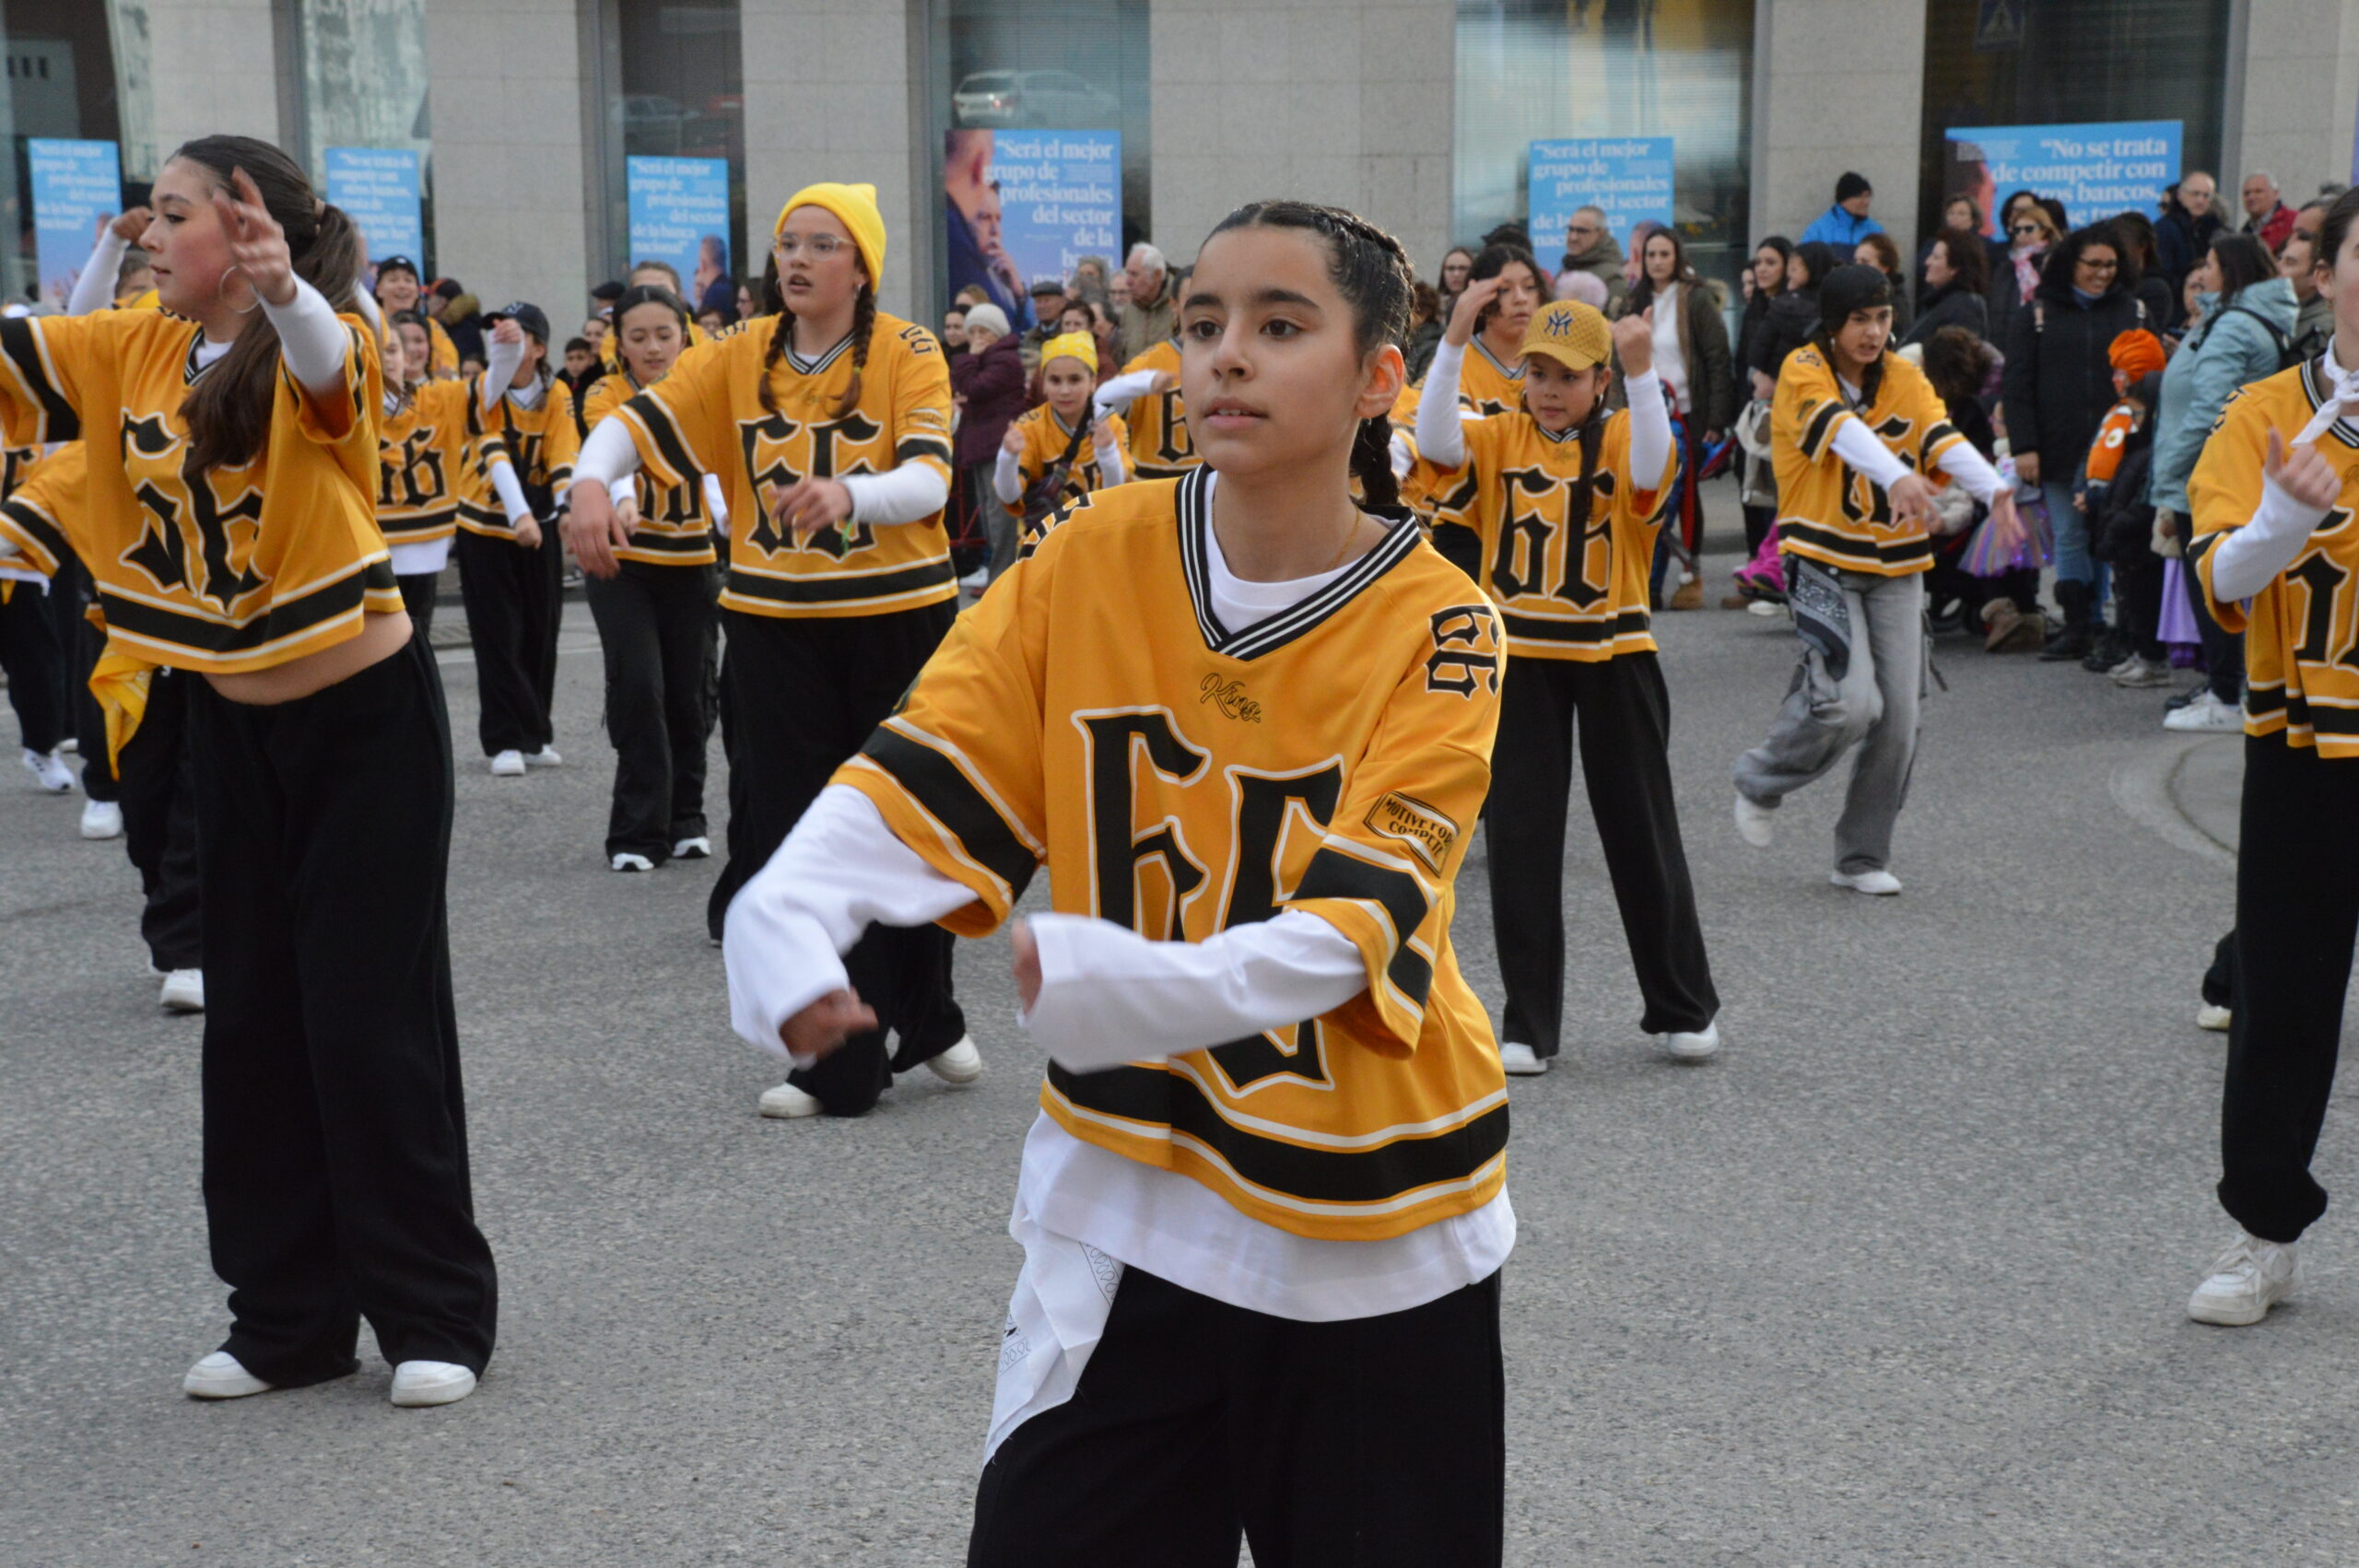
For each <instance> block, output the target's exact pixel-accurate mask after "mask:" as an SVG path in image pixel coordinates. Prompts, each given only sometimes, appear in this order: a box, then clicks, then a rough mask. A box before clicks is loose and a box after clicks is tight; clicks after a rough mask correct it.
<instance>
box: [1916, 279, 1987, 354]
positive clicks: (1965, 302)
mask: <svg viewBox="0 0 2359 1568" xmlns="http://www.w3.org/2000/svg"><path fill="white" fill-rule="evenodd" d="M1943 327H1964V328H1965V329H1966V331H1968V332H1970V333H1973V334H1974V335H1975V336H1977V337H1979V338H1988V337H1989V335H1990V302H1989V300H1987V299H1985V298H1983V297H1982V296H1981V295H1979V294H1977V293H1976V292H1975V291H1974V290H1973V289H1971V288H1968V287H1966V286H1965V285H1963V284H1957V283H1945V284H1943V285H1942V286H1941V287H1939V288H1936V289H1934V290H1932V291H1931V293H1929V294H1927V295H1926V296H1925V308H1924V310H1922V311H1920V312H1919V314H1918V317H1917V322H1916V324H1915V325H1913V326H1911V327H1910V328H1909V329H1908V331H1907V334H1906V335H1905V336H1903V337H1902V338H1901V340H1900V342H1901V345H1902V346H1903V347H1906V346H1907V345H1909V344H1912V343H1931V341H1932V340H1933V334H1934V333H1937V332H1939V331H1941V330H1942V328H1943Z"/></svg>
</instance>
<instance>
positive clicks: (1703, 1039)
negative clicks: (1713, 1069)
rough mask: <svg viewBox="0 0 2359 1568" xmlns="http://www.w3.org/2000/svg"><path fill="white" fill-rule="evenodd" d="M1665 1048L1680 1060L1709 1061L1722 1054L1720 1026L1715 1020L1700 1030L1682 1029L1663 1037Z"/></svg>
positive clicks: (1674, 1057)
mask: <svg viewBox="0 0 2359 1568" xmlns="http://www.w3.org/2000/svg"><path fill="white" fill-rule="evenodd" d="M1662 1045H1663V1049H1665V1050H1667V1051H1669V1052H1670V1053H1671V1054H1672V1058H1673V1059H1676V1060H1679V1061H1709V1060H1711V1059H1712V1058H1714V1057H1716V1056H1718V1055H1719V1054H1720V1026H1719V1024H1718V1023H1717V1022H1715V1023H1711V1024H1705V1025H1704V1027H1703V1028H1702V1029H1700V1030H1696V1031H1688V1030H1682V1031H1680V1032H1679V1033H1677V1034H1672V1035H1665V1036H1663V1037H1662Z"/></svg>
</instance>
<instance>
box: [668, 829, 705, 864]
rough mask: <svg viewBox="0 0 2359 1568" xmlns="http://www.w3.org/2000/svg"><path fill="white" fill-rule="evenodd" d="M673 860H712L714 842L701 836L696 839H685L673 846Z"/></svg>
mask: <svg viewBox="0 0 2359 1568" xmlns="http://www.w3.org/2000/svg"><path fill="white" fill-rule="evenodd" d="M672 858H673V859H674V860H710V859H711V858H712V840H711V839H710V838H707V837H703V836H702V835H701V834H699V835H698V837H694V838H683V839H681V840H680V841H679V842H678V843H677V844H675V845H673V846H672Z"/></svg>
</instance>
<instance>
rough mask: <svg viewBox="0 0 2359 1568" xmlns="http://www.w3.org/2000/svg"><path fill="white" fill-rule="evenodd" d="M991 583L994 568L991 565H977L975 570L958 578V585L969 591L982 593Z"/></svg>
mask: <svg viewBox="0 0 2359 1568" xmlns="http://www.w3.org/2000/svg"><path fill="white" fill-rule="evenodd" d="M991 585H992V568H989V567H977V568H975V569H974V570H973V571H970V572H968V574H967V575H966V576H965V577H962V578H960V579H958V586H959V587H961V588H963V589H965V590H966V591H968V592H969V593H980V592H981V591H983V590H984V589H986V588H989V587H990V586H991Z"/></svg>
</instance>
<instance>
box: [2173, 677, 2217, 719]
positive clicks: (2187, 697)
mask: <svg viewBox="0 0 2359 1568" xmlns="http://www.w3.org/2000/svg"><path fill="white" fill-rule="evenodd" d="M2211 689H2212V688H2211V687H2209V686H2207V685H2203V684H2202V683H2201V681H2199V682H2197V683H2196V684H2195V685H2191V686H2189V687H2188V688H2187V690H2185V691H2183V692H2181V693H2179V694H2178V696H2175V697H2173V698H2171V699H2170V701H2168V702H2166V703H2165V704H2163V711H2164V712H2165V713H2177V711H2178V710H2179V709H2180V708H2185V707H2186V706H2187V705H2188V704H2189V703H2190V702H2193V701H2194V700H2195V699H2196V698H2197V697H2199V696H2202V695H2203V693H2205V692H2207V691H2209V690H2211Z"/></svg>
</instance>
